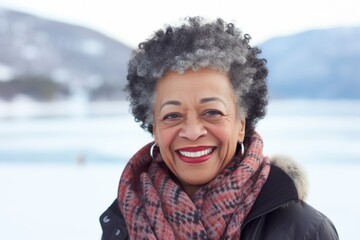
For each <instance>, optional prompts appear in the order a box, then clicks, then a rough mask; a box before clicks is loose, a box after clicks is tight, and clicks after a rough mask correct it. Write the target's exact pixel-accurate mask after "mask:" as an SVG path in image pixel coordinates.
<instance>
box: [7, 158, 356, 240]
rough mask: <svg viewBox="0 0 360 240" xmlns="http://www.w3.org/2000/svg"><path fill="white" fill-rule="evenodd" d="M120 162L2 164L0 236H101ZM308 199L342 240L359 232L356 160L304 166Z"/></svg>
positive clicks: (56, 239) (43, 239)
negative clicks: (333, 226) (101, 221)
mask: <svg viewBox="0 0 360 240" xmlns="http://www.w3.org/2000/svg"><path fill="white" fill-rule="evenodd" d="M122 168H123V165H120V164H118V165H116V164H101V165H100V164H91V165H83V166H81V165H80V166H79V165H75V164H74V165H71V164H59V165H54V164H50V165H46V164H41V165H26V164H25V165H24V164H1V165H0V192H1V198H0V226H1V231H0V239H4V240H10V239H14V240H15V239H16V240H23V239H27V240H48V239H52V240H64V239H66V240H79V239H87V240H91V239H94V240H95V239H100V235H101V228H100V224H99V221H98V218H99V215H100V214H101V213H102V212H103V211H104V210H105V209H106V208H107V207H108V206H109V205H110V204H111V202H112V201H113V200H114V198H115V197H116V192H117V184H118V180H119V177H120V174H121V171H122ZM305 168H306V169H307V171H308V175H309V179H310V183H311V186H310V196H309V198H308V202H309V203H310V204H312V205H313V206H314V207H316V208H317V209H318V210H320V211H322V212H323V213H325V214H326V215H327V216H328V217H329V218H330V219H331V220H332V221H333V222H334V224H335V225H336V227H337V229H338V232H339V234H340V237H341V239H342V240H346V239H348V240H351V239H355V238H356V237H355V236H357V235H358V232H357V231H358V229H359V227H360V224H359V221H358V220H359V216H360V205H359V202H360V193H359V190H358V183H359V180H358V175H359V173H360V164H355V165H351V164H347V165H340V164H330V165H329V164H327V165H325V164H313V165H309V164H307V165H305Z"/></svg>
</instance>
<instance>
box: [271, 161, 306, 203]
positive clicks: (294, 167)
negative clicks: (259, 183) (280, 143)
mask: <svg viewBox="0 0 360 240" xmlns="http://www.w3.org/2000/svg"><path fill="white" fill-rule="evenodd" d="M270 161H271V163H272V164H274V165H275V166H277V167H279V168H281V169H282V170H283V171H284V172H286V173H287V174H288V175H289V176H290V177H291V178H292V180H293V181H294V183H295V186H296V189H297V191H298V195H299V199H300V200H303V201H305V199H306V198H307V194H308V188H309V183H308V179H307V174H306V171H305V169H304V168H303V167H302V166H301V165H300V164H299V163H297V162H296V161H295V160H293V159H292V158H290V157H288V156H283V155H276V156H273V157H271V159H270Z"/></svg>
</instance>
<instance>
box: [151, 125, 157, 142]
mask: <svg viewBox="0 0 360 240" xmlns="http://www.w3.org/2000/svg"><path fill="white" fill-rule="evenodd" d="M156 130H157V129H156V126H155V124H153V126H152V134H153V138H154V141H155V145H157V143H158V141H157V140H158V135H157V131H156Z"/></svg>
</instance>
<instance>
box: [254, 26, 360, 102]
mask: <svg viewBox="0 0 360 240" xmlns="http://www.w3.org/2000/svg"><path fill="white" fill-rule="evenodd" d="M260 48H261V49H262V52H263V54H262V55H263V57H264V58H266V59H267V60H268V67H269V71H270V72H269V77H268V82H269V88H270V95H271V96H273V97H278V98H288V97H296V98H348V99H351V98H360V27H342V28H333V29H324V30H312V31H306V32H302V33H299V34H295V35H292V36H286V37H278V38H274V39H271V40H269V41H267V42H265V43H263V44H261V45H260Z"/></svg>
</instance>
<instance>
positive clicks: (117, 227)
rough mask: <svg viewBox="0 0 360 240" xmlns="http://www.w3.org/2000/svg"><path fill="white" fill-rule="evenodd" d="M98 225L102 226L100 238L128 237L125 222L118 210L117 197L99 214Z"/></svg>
mask: <svg viewBox="0 0 360 240" xmlns="http://www.w3.org/2000/svg"><path fill="white" fill-rule="evenodd" d="M100 225H101V228H102V237H101V239H102V240H125V239H129V238H128V231H127V228H126V223H125V220H124V218H123V216H122V214H121V212H120V210H119V207H118V204H117V199H115V201H114V202H113V203H112V204H111V206H110V207H109V208H108V209H106V211H105V212H104V213H103V214H101V216H100Z"/></svg>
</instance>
